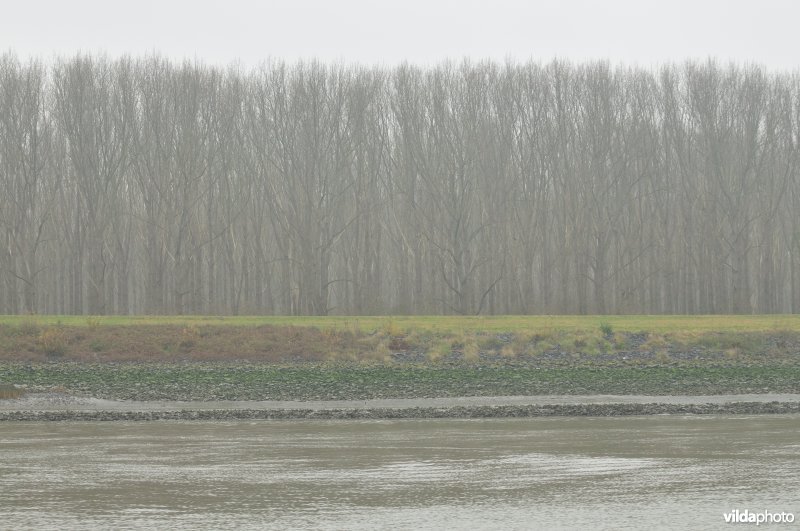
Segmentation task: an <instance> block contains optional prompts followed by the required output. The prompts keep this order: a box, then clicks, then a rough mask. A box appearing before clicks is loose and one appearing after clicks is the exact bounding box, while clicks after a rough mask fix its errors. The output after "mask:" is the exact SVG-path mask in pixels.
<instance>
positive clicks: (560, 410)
mask: <svg viewBox="0 0 800 531" xmlns="http://www.w3.org/2000/svg"><path fill="white" fill-rule="evenodd" d="M786 413H797V414H800V394H769V393H767V394H747V395H709V396H702V395H701V396H688V395H683V396H680V395H679V396H646V395H622V396H615V395H587V396H577V395H565V396H505V397H503V396H499V397H493V396H485V397H444V398H410V399H374V400H317V401H278V400H262V401H160V402H154V401H125V400H104V399H97V398H87V397H77V396H73V395H68V394H64V393H32V394H28V395H26V396H25V397H23V398H19V399H7V400H0V421H115V420H122V421H146V420H247V419H264V420H268V419H276V420H278V419H280V420H285V419H425V418H510V417H549V416H600V417H608V416H628V415H664V414H682V415H686V414H692V415H709V414H745V415H754V414H786Z"/></svg>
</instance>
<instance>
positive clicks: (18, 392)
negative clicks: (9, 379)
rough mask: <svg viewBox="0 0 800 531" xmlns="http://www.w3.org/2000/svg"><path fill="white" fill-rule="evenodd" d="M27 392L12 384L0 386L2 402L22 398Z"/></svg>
mask: <svg viewBox="0 0 800 531" xmlns="http://www.w3.org/2000/svg"><path fill="white" fill-rule="evenodd" d="M24 394H25V391H23V390H22V389H20V388H19V387H16V386H14V385H11V384H0V400H8V399H14V398H20V397H21V396H23V395H24Z"/></svg>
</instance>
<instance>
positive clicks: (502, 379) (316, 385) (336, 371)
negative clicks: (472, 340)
mask: <svg viewBox="0 0 800 531" xmlns="http://www.w3.org/2000/svg"><path fill="white" fill-rule="evenodd" d="M0 374H3V375H4V378H7V379H11V380H13V381H15V382H17V383H19V384H25V385H27V386H29V388H32V389H46V388H63V389H64V390H66V391H69V392H74V393H79V394H85V395H90V396H96V397H99V398H110V399H128V400H332V399H351V400H359V399H361V400H366V399H371V398H416V397H448V396H502V395H508V396H511V395H548V394H567V395H574V394H652V395H664V394H690V395H691V394H698V395H707V394H735V393H763V392H768V391H769V392H784V393H797V392H800V367H797V366H795V367H772V366H763V367H649V368H631V367H606V368H560V369H559V368H550V369H533V368H522V369H514V368H509V367H484V368H468V367H451V368H423V367H403V368H399V367H364V366H348V367H335V366H325V367H315V366H308V367H275V366H264V365H251V366H235V365H207V366H204V365H187V366H180V365H160V366H142V365H124V364H123V365H116V366H109V365H81V364H57V365H33V366H20V365H1V364H0Z"/></svg>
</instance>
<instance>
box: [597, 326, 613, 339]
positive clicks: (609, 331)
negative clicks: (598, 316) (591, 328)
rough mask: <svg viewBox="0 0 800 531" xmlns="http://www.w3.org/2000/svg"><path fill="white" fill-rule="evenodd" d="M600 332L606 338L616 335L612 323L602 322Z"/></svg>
mask: <svg viewBox="0 0 800 531" xmlns="http://www.w3.org/2000/svg"><path fill="white" fill-rule="evenodd" d="M600 332H602V333H603V337H605V338H606V339H611V337H612V336H613V335H614V328H613V327H612V326H611V323H600Z"/></svg>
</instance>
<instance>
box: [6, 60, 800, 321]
mask: <svg viewBox="0 0 800 531" xmlns="http://www.w3.org/2000/svg"><path fill="white" fill-rule="evenodd" d="M799 143H800V77H798V74H797V73H796V72H795V73H780V72H777V73H775V72H767V71H766V70H765V69H763V68H760V67H758V66H721V65H718V64H716V63H714V62H707V63H687V64H683V65H670V66H665V67H663V68H660V69H657V70H646V69H640V68H614V67H611V66H609V65H608V64H606V63H602V62H600V63H586V64H570V63H565V62H560V61H555V62H551V63H549V64H537V63H528V64H498V63H491V62H485V63H469V62H464V63H457V64H456V63H453V64H442V65H439V66H437V67H435V68H419V67H415V66H412V65H403V66H398V67H396V68H365V67H359V66H346V65H326V64H320V63H314V62H311V63H298V64H283V63H270V64H266V65H265V66H263V67H262V68H260V69H258V70H255V71H243V70H241V69H237V68H235V67H231V68H228V69H220V68H212V67H209V66H205V65H202V64H192V63H181V64H178V63H174V62H171V61H169V60H166V59H164V58H160V57H145V58H138V59H136V58H123V59H114V60H111V59H107V58H97V57H89V56H77V57H73V58H67V59H60V60H55V61H53V62H51V63H48V64H43V63H41V62H37V61H32V62H21V61H19V60H18V59H17V58H16V57H15V56H14V55H13V54H6V55H5V56H2V57H1V58H0V313H24V312H36V313H58V314H60V313H68V314H81V313H86V314H128V313H147V314H161V313H164V314H183V313H201V314H326V313H333V314H342V313H346V314H375V313H385V314H395V313H400V314H405V313H413V314H440V313H458V314H461V313H463V314H475V313H489V314H527V313H556V314H572V313H751V312H756V313H772V312H784V313H785V312H792V313H794V312H798V311H800V165H799V163H800V145H799Z"/></svg>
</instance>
